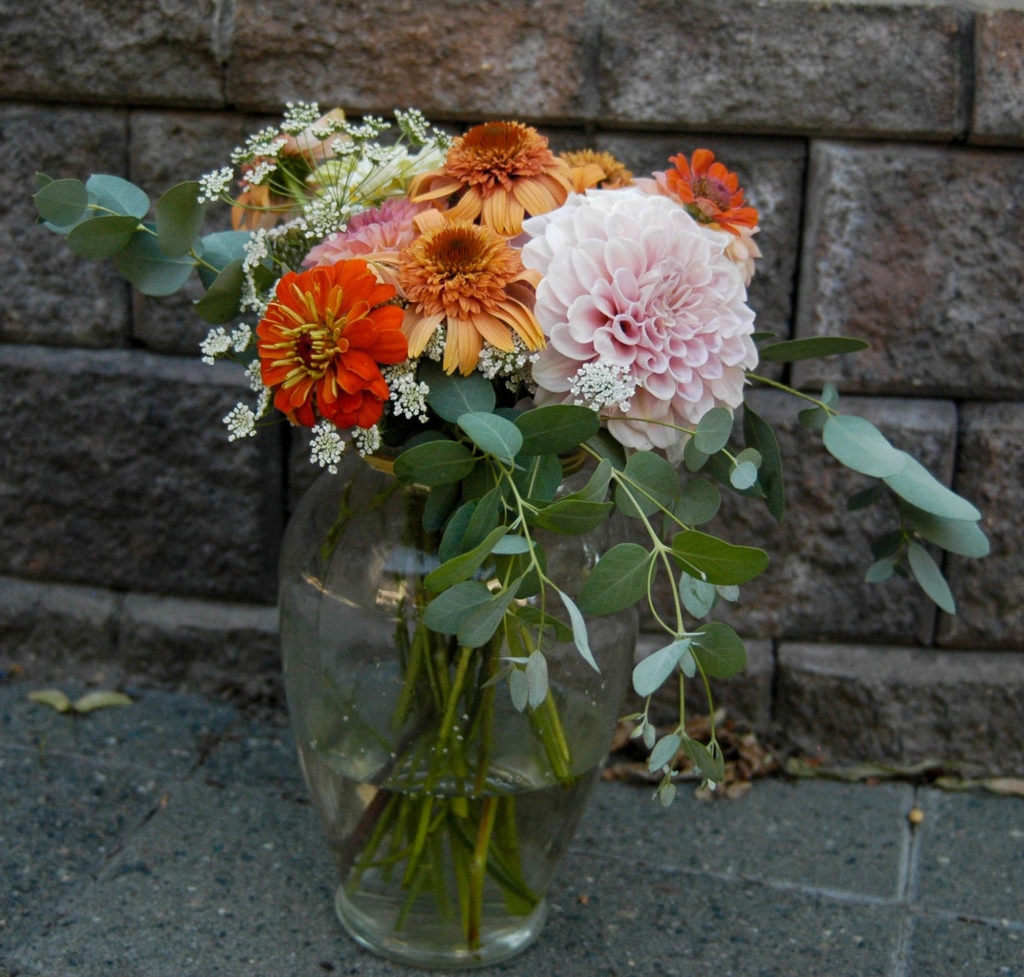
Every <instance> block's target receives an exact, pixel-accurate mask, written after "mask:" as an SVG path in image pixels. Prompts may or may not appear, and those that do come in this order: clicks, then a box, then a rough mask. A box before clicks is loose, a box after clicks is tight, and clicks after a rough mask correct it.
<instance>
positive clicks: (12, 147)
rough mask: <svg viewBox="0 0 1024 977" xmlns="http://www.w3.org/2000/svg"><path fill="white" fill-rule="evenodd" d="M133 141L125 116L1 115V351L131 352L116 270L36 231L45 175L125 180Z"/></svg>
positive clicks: (30, 111)
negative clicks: (27, 346)
mask: <svg viewBox="0 0 1024 977" xmlns="http://www.w3.org/2000/svg"><path fill="white" fill-rule="evenodd" d="M8 6H11V4H8ZM25 9H26V10H28V8H25ZM6 43H7V41H6V40H4V41H0V45H3V44H6ZM2 61H3V59H2V58H0V62H2ZM127 131H128V130H127V119H126V115H125V113H124V112H118V111H112V110H111V111H108V110H102V109H68V108H48V107H42V106H37V105H31V106H30V105H15V104H7V105H0V264H2V265H3V268H4V274H5V283H6V287H5V299H4V307H3V311H2V313H0V341H4V342H24V343H42V344H46V345H51V344H61V345H73V346H123V345H126V344H127V341H128V333H129V325H130V318H129V296H128V286H127V285H126V284H125V283H124V282H123V281H122V279H121V278H120V276H118V274H117V272H116V271H114V269H113V267H112V266H111V265H110V264H109V262H105V263H93V262H87V261H83V260H82V259H81V258H76V257H75V256H74V255H73V254H72V253H71V252H70V251H69V250H68V248H67V245H66V244H65V243H64V239H63V237H61V236H60V235H59V234H55V233H53V232H52V231H49V230H47V229H46V228H45V227H42V226H40V225H37V224H36V223H35V221H36V215H37V212H36V208H35V205H34V204H33V203H32V194H34V193H35V192H36V184H35V173H36V172H37V171H38V172H41V173H45V174H47V175H48V176H49V177H51V178H52V179H68V178H74V179H80V180H84V179H86V178H87V177H88V176H89V175H90V174H92V173H123V172H124V166H125V157H126V154H127V144H128V135H127Z"/></svg>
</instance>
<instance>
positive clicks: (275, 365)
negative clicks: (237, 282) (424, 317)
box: [256, 259, 408, 428]
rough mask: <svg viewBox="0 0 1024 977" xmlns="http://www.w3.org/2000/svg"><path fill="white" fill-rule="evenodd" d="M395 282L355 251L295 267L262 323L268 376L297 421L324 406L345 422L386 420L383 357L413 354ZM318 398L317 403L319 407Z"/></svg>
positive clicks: (308, 422)
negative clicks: (384, 279)
mask: <svg viewBox="0 0 1024 977" xmlns="http://www.w3.org/2000/svg"><path fill="white" fill-rule="evenodd" d="M394 297H395V289H394V287H393V286H391V285H382V284H380V282H378V281H377V279H376V277H375V276H374V274H373V272H372V271H370V269H369V268H368V266H367V264H366V262H365V261H360V260H358V259H351V260H348V261H339V262H338V263H337V264H335V265H321V266H319V267H317V268H311V269H309V270H308V271H302V272H288V273H287V274H286V275H285V276H284V277H283V278H282V279H281V281H280V282H278V285H277V289H276V292H275V298H274V300H273V301H272V302H271V303H270V305H269V306H268V307H267V311H266V314H265V315H264V317H263V319H262V321H261V322H260V324H259V325H258V326H257V327H256V339H257V342H256V348H257V351H258V353H259V357H260V367H261V372H262V376H263V383H264V384H265V385H266V386H268V387H271V388H273V389H274V406H275V407H277V409H278V410H280V411H282V412H283V413H284V414H285V415H286V416H287V418H288V419H289V420H290V421H291V422H292V423H293V424H302V425H304V426H305V427H312V426H313V425H314V424H315V423H316V418H317V412H318V413H319V415H320V416H321V417H324V418H326V419H327V420H329V421H332V422H333V423H334V424H335V425H336V426H337V427H339V428H349V427H353V426H357V427H362V428H368V427H372V426H373V425H374V424H376V423H377V421H379V420H380V418H381V416H382V415H383V413H384V404H385V403H386V402H387V399H388V396H389V395H390V390H389V389H388V385H387V383H386V382H385V380H384V377H383V376H382V375H381V372H380V367H379V364H382V363H401V362H402V361H403V360H404V359H405V358H406V357H407V356H408V343H407V342H406V339H405V336H404V335H403V333H402V330H401V326H402V310H401V308H400V307H399V306H397V305H393V304H388V303H390V302H391V300H392V299H393V298H394ZM314 405H315V410H314Z"/></svg>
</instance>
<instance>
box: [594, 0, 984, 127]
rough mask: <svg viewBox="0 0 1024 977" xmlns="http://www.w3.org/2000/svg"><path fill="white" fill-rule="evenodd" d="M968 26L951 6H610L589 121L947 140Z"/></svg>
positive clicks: (956, 115)
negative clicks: (595, 110)
mask: <svg viewBox="0 0 1024 977" xmlns="http://www.w3.org/2000/svg"><path fill="white" fill-rule="evenodd" d="M968 23H969V21H968V19H967V16H966V14H964V13H961V12H959V11H958V10H957V9H956V7H955V6H954V5H953V4H909V3H901V2H891V3H887V2H873V3H850V2H840V3H792V2H786V0H770V2H767V3H764V2H756V0H745V2H742V3H730V4H728V5H724V4H721V3H716V2H715V0H691V2H688V3H685V4H671V5H666V4H663V3H657V2H654V0H628V2H618V3H611V2H609V3H606V4H604V5H603V8H602V35H601V36H602V44H601V53H600V72H601V73H600V113H599V114H600V118H601V119H602V121H611V120H615V121H617V122H621V123H623V124H626V123H628V124H636V123H651V124H659V125H663V124H665V123H671V124H675V125H679V126H686V127H694V128H712V127H714V128H716V129H720V130H725V131H730V130H732V131H739V130H743V131H747V132H750V131H769V132H776V133H778V132H787V131H788V132H813V133H815V134H819V133H831V134H839V133H843V134H851V135H855V134H868V133H870V134H873V135H880V134H883V133H893V134H899V136H900V138H906V137H907V136H912V135H915V134H916V135H925V136H929V137H933V136H942V137H949V136H952V135H954V134H955V133H957V132H958V131H959V130H960V129H961V128H962V126H963V124H964V122H963V120H964V115H965V111H966V106H965V88H966V80H967V77H968V75H967V66H966V63H965V60H966V52H965V48H966V45H967V42H968V38H969V32H968V31H967V27H968ZM897 38H898V42H897ZM908 51H913V52H914V59H913V64H914V69H913V70H912V71H910V70H908V62H907V52H908Z"/></svg>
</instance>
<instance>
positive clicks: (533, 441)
mask: <svg viewBox="0 0 1024 977" xmlns="http://www.w3.org/2000/svg"><path fill="white" fill-rule="evenodd" d="M600 426H601V422H600V419H599V418H598V416H597V414H596V413H595V412H594V411H592V410H591V409H590V408H589V407H578V406H576V405H573V404H550V405H548V406H546V407H535V408H534V409H533V410H528V411H525V412H524V413H522V414H520V415H519V417H517V418H516V427H518V428H519V430H520V431H521V432H522V435H523V446H522V448H521V449H520V453H521V454H524V455H546V454H555V455H557V454H563V453H564V452H567V451H572V449H573V448H576V447H577V446H579V445H581V444H582V443H583V442H584V441H586V440H587V439H588V438H592V437H593V436H594V435H595V434H597V432H598V430H599V429H600Z"/></svg>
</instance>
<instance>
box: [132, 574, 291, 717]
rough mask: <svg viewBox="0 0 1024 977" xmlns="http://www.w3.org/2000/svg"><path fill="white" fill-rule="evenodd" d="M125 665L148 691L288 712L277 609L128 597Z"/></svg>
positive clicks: (161, 598)
mask: <svg viewBox="0 0 1024 977" xmlns="http://www.w3.org/2000/svg"><path fill="white" fill-rule="evenodd" d="M119 661H120V664H121V667H122V668H123V669H124V670H125V671H126V673H127V676H128V678H127V680H128V681H131V682H134V683H140V684H144V685H145V686H147V687H157V688H181V689H187V690H188V691H189V692H190V693H193V694H199V695H206V696H208V697H210V698H218V699H229V700H232V701H237V702H240V703H244V704H245V706H246V707H247V708H249V709H257V708H259V709H263V710H269V711H272V712H278V713H281V712H282V711H283V708H284V692H283V689H282V685H281V660H280V652H279V647H278V628H277V608H276V607H260V606H251V605H248V606H247V605H242V604H228V603H223V602H213V601H199V600H190V599H187V598H174V597H156V596H151V595H147V594H129V595H128V596H127V597H126V598H125V601H124V613H123V616H122V618H121V628H120V654H119Z"/></svg>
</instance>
